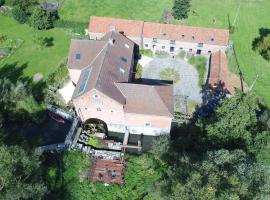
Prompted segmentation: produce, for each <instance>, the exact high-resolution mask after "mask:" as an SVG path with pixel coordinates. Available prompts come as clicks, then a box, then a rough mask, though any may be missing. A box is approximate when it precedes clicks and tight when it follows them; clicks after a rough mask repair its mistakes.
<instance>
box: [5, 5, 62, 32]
mask: <svg viewBox="0 0 270 200" xmlns="http://www.w3.org/2000/svg"><path fill="white" fill-rule="evenodd" d="M8 3H9V5H11V6H12V7H13V8H12V16H13V17H14V19H15V20H17V21H18V22H19V23H21V24H24V23H28V24H29V25H31V26H32V27H34V28H36V29H39V30H41V29H49V28H53V27H54V23H55V21H56V20H58V19H59V16H58V11H57V10H53V11H49V10H44V9H43V8H42V7H41V5H40V2H39V1H38V0H10V1H9V2H8Z"/></svg>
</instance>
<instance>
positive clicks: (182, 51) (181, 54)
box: [178, 50, 186, 59]
mask: <svg viewBox="0 0 270 200" xmlns="http://www.w3.org/2000/svg"><path fill="white" fill-rule="evenodd" d="M185 55H186V52H185V51H184V50H181V51H180V52H179V53H178V57H179V58H181V59H184V57H185Z"/></svg>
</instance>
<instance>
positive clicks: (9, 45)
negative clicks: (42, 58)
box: [0, 35, 23, 61]
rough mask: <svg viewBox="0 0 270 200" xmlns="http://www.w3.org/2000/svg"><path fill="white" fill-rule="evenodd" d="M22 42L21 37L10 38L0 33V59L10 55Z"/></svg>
mask: <svg viewBox="0 0 270 200" xmlns="http://www.w3.org/2000/svg"><path fill="white" fill-rule="evenodd" d="M22 43H23V40H21V39H10V38H8V37H7V36H6V35H0V61H2V60H4V59H5V58H8V57H10V56H11V55H12V54H13V53H14V52H15V51H16V49H18V48H19V47H20V46H21V45H22Z"/></svg>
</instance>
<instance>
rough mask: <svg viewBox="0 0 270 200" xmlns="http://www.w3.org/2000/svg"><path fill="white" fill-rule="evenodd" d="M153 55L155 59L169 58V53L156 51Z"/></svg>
mask: <svg viewBox="0 0 270 200" xmlns="http://www.w3.org/2000/svg"><path fill="white" fill-rule="evenodd" d="M155 55H156V56H157V57H167V56H169V53H168V52H167V51H156V52H155Z"/></svg>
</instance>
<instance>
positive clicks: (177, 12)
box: [172, 0, 190, 19]
mask: <svg viewBox="0 0 270 200" xmlns="http://www.w3.org/2000/svg"><path fill="white" fill-rule="evenodd" d="M189 9H190V0H175V1H174V5H173V8H172V11H173V16H174V18H175V19H186V18H188V13H189Z"/></svg>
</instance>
